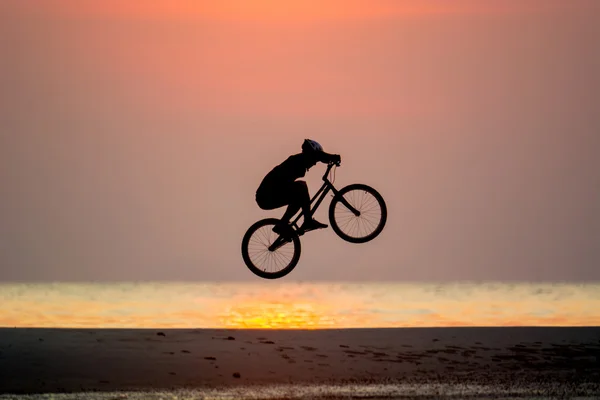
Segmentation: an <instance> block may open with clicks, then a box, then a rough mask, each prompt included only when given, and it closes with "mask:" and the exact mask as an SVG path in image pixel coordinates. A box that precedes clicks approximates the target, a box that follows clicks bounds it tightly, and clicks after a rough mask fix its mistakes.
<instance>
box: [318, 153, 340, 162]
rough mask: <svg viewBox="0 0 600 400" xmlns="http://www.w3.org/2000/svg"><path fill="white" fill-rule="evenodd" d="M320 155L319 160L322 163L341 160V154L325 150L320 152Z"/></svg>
mask: <svg viewBox="0 0 600 400" xmlns="http://www.w3.org/2000/svg"><path fill="white" fill-rule="evenodd" d="M319 155H320V157H319V161H321V162H322V163H330V162H339V161H340V160H341V157H340V156H339V154H329V153H325V152H324V151H321V152H319Z"/></svg>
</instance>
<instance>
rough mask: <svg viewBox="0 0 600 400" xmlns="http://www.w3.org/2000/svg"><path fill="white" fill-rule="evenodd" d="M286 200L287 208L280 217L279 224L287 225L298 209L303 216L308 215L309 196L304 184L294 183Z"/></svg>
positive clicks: (302, 182) (301, 182) (300, 182)
mask: <svg viewBox="0 0 600 400" xmlns="http://www.w3.org/2000/svg"><path fill="white" fill-rule="evenodd" d="M288 199H289V203H288V208H287V210H285V213H284V214H283V216H282V217H281V222H283V223H285V224H287V223H288V222H289V221H290V219H291V218H292V217H293V216H294V215H295V214H296V213H297V212H298V210H300V209H302V213H303V214H304V215H309V214H310V195H309V193H308V186H307V185H306V182H304V181H295V182H294V183H293V184H292V186H291V187H290V189H289V192H288Z"/></svg>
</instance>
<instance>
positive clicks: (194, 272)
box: [0, 0, 600, 280]
mask: <svg viewBox="0 0 600 400" xmlns="http://www.w3.org/2000/svg"><path fill="white" fill-rule="evenodd" d="M342 3H343V4H344V6H343V7H341V4H342ZM249 4H252V6H250V5H249ZM281 4H285V7H284V6H281ZM317 4H318V6H317ZM415 4H417V3H416V2H400V1H369V2H361V1H344V2H340V1H332V2H318V3H317V2H300V1H298V2H285V3H281V2H276V1H256V2H251V3H249V2H242V1H233V2H198V1H151V2H150V1H145V2H141V1H139V2H134V1H130V2H122V1H119V2H117V1H112V0H111V1H102V2H100V1H93V2H92V1H74V0H71V1H69V0H63V1H60V0H49V1H47V2H43V3H34V2H28V1H15V0H9V1H5V2H2V5H1V6H0V33H1V37H2V41H0V59H1V60H2V64H1V65H0V121H1V122H2V124H3V126H2V136H0V139H1V140H2V145H1V146H0V184H1V187H2V188H3V190H4V193H3V203H2V205H1V206H0V220H2V221H3V224H2V225H1V226H0V243H2V244H1V245H0V246H3V247H0V250H1V251H0V264H1V265H2V266H3V267H2V268H3V269H1V270H0V280H1V279H5V280H11V279H17V280H20V279H25V280H28V279H34V280H35V279H42V280H48V279H50V280H52V279H57V280H70V279H76V280H88V279H116V280H119V279H142V280H146V279H216V280H219V279H231V278H232V277H234V278H235V279H253V277H252V276H249V272H247V271H245V270H244V266H243V263H242V261H241V256H240V254H239V242H240V240H241V236H242V235H243V233H244V231H245V229H246V228H247V227H248V226H249V225H250V224H251V223H252V222H254V221H256V220H257V219H260V218H263V217H267V216H278V215H280V213H282V212H283V210H281V211H276V212H273V213H266V212H263V211H261V210H260V209H258V207H257V206H256V205H255V204H254V191H255V190H256V187H257V185H258V183H259V182H260V180H261V179H262V177H263V176H264V175H265V174H266V173H267V172H268V171H269V169H270V168H272V167H273V166H274V165H276V164H277V163H279V162H281V161H283V160H284V159H285V158H286V157H287V156H288V155H290V154H292V153H295V152H297V151H299V149H300V144H301V142H302V140H303V139H304V138H305V137H310V138H313V139H316V140H318V141H320V142H321V143H322V144H323V145H324V146H325V149H326V150H328V151H331V152H334V153H339V154H342V159H343V161H344V164H343V167H342V169H340V170H339V171H338V183H339V184H340V185H343V184H346V183H352V182H363V183H367V184H370V185H372V186H374V187H376V188H377V189H378V190H380V192H381V193H382V194H383V195H384V197H385V198H386V200H387V202H388V204H389V208H390V220H389V225H388V226H387V227H386V230H385V231H384V234H383V235H382V236H381V238H379V239H378V240H377V241H376V242H373V243H370V244H368V245H364V246H362V247H357V246H350V245H349V244H347V243H344V242H342V241H341V240H340V239H338V238H337V237H335V236H334V234H333V233H332V232H331V231H325V232H319V233H315V235H314V236H312V237H306V238H305V239H303V243H304V246H305V249H306V253H305V254H303V256H302V257H303V258H302V261H301V265H300V266H299V267H298V270H297V271H295V272H294V275H293V276H291V277H290V279H337V280H339V279H356V280H358V279H375V280H386V279H410V280H415V279H416V280H419V279H421V280H432V279H436V280H438V279H439V280H453V279H458V280H469V279H476V280H477V279H517V280H519V279H526V280H546V279H550V280H564V279H599V278H600V275H599V273H598V268H597V266H598V265H599V262H600V250H599V248H598V246H597V243H598V240H600V211H599V209H598V204H600V172H599V171H600V165H599V164H598V163H599V161H598V157H597V154H596V153H597V152H596V151H595V150H594V149H597V148H599V147H600V143H599V138H598V134H597V132H599V131H600V119H599V118H600V117H599V116H600V113H599V112H598V106H597V105H598V104H600V94H599V93H600V83H599V82H600V78H599V76H598V72H597V71H599V70H600V68H599V65H600V50H599V48H598V46H597V43H596V42H597V41H596V40H595V38H597V37H600V31H599V29H600V28H598V27H599V26H600V20H599V18H600V17H598V16H599V15H600V13H598V11H599V8H600V7H599V6H598V2H595V1H585V0H578V1H568V2H567V1H516V0H515V1H502V2H493V3H492V2H481V1H454V2H446V1H427V2H419V3H418V4H419V6H418V7H417V6H415ZM321 172H322V168H321V167H316V168H315V171H314V172H313V171H312V170H311V172H310V173H309V175H308V176H307V180H308V182H309V187H310V188H311V190H315V189H316V188H318V186H319V179H320V176H321ZM325 211H326V208H323V209H321V210H320V212H321V215H320V218H321V219H326V218H327V217H326V213H325ZM332 263H333V264H334V265H333V266H332V265H331V264H332Z"/></svg>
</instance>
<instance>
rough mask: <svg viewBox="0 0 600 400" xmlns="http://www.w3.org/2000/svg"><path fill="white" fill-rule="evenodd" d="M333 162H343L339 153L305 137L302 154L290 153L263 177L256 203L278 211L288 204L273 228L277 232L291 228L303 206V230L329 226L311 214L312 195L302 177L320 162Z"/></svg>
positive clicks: (283, 231) (281, 232) (283, 232)
mask: <svg viewBox="0 0 600 400" xmlns="http://www.w3.org/2000/svg"><path fill="white" fill-rule="evenodd" d="M319 161H320V162H322V163H330V162H338V163H339V162H340V161H341V158H340V156H339V155H338V154H328V153H326V152H325V151H323V147H322V146H321V145H320V144H319V143H317V142H315V141H314V140H310V139H305V140H304V143H302V153H299V154H294V155H291V156H289V157H288V158H287V159H286V160H285V161H284V162H282V163H281V164H279V165H278V166H276V167H275V168H273V169H272V170H271V171H270V172H269V173H268V174H267V175H266V176H265V178H264V179H263V181H262V182H261V184H260V186H259V187H258V190H257V191H256V203H257V204H258V206H259V207H260V208H261V209H263V210H274V209H276V208H279V207H283V206H285V205H287V206H288V207H287V210H286V211H285V213H284V214H283V216H282V217H281V220H280V221H279V224H278V225H275V227H274V228H273V231H274V232H275V233H277V234H285V233H287V232H288V231H287V229H288V228H289V229H291V227H290V225H289V221H290V218H292V217H293V216H294V214H296V213H297V212H298V210H300V209H302V213H303V215H304V222H303V224H302V226H301V227H300V230H301V231H302V232H308V231H310V230H313V229H321V228H327V225H326V224H323V223H321V222H319V221H317V220H316V219H314V218H313V217H312V215H311V213H310V194H309V193H308V186H307V185H306V182H304V181H298V180H296V179H298V178H302V177H303V176H304V175H305V174H306V171H308V170H309V169H310V168H311V167H313V166H314V165H315V164H316V163H317V162H319Z"/></svg>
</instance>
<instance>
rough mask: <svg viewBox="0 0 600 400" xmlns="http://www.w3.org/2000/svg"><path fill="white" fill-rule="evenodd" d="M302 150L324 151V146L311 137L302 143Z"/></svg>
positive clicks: (307, 151)
mask: <svg viewBox="0 0 600 400" xmlns="http://www.w3.org/2000/svg"><path fill="white" fill-rule="evenodd" d="M302 151H303V152H304V153H313V152H319V151H323V146H321V145H320V144H319V143H317V142H315V141H314V140H311V139H304V143H302Z"/></svg>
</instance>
